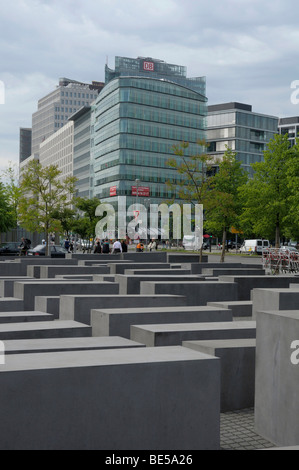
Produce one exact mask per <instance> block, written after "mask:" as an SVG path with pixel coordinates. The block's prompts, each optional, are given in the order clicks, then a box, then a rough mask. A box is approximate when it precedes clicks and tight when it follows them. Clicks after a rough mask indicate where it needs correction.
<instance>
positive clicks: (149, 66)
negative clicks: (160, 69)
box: [143, 62, 154, 72]
mask: <svg viewBox="0 0 299 470" xmlns="http://www.w3.org/2000/svg"><path fill="white" fill-rule="evenodd" d="M143 70H148V71H150V72H153V71H154V63H153V62H143Z"/></svg>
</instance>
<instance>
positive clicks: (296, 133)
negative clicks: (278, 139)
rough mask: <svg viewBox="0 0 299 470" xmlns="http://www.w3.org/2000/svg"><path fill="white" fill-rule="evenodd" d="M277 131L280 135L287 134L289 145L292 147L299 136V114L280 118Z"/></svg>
mask: <svg viewBox="0 0 299 470" xmlns="http://www.w3.org/2000/svg"><path fill="white" fill-rule="evenodd" d="M278 133H279V134H282V135H285V134H288V138H289V141H290V146H291V147H293V146H294V145H295V144H296V140H297V139H298V137H299V116H294V117H285V118H280V119H279V123H278Z"/></svg>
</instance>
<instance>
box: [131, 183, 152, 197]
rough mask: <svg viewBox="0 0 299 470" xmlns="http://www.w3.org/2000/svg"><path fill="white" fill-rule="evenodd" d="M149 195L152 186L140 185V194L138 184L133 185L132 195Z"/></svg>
mask: <svg viewBox="0 0 299 470" xmlns="http://www.w3.org/2000/svg"><path fill="white" fill-rule="evenodd" d="M149 195H150V188H148V187H146V186H138V194H137V186H132V196H140V197H149Z"/></svg>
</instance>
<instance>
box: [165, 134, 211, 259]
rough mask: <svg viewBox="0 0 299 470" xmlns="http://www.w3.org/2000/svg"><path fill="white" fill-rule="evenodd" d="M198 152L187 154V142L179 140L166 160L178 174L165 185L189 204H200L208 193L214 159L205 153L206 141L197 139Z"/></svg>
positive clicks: (203, 203)
mask: <svg viewBox="0 0 299 470" xmlns="http://www.w3.org/2000/svg"><path fill="white" fill-rule="evenodd" d="M197 144H198V146H199V152H198V153H196V154H195V155H189V152H188V149H189V143H188V142H181V143H179V144H178V145H175V146H173V151H174V154H175V157H174V158H171V159H169V160H168V161H167V164H168V165H169V166H170V167H171V168H173V169H175V170H176V172H177V174H178V175H179V177H178V178H175V179H174V180H172V181H168V182H167V186H168V187H169V188H170V189H171V190H172V191H173V193H174V194H176V197H177V198H178V199H180V200H183V201H186V202H188V203H190V204H193V205H194V204H202V205H203V206H205V202H206V200H207V198H208V197H209V195H210V191H209V178H210V176H211V171H212V168H213V165H215V162H214V159H213V157H212V156H211V155H209V154H208V153H206V150H207V147H208V145H207V143H206V142H205V141H204V140H198V141H197ZM200 259H202V247H201V249H200Z"/></svg>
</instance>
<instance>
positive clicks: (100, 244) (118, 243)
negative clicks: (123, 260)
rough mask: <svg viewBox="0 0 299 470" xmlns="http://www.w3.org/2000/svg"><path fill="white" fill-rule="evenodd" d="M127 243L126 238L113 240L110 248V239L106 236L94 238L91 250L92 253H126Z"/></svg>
mask: <svg viewBox="0 0 299 470" xmlns="http://www.w3.org/2000/svg"><path fill="white" fill-rule="evenodd" d="M127 251H128V245H127V242H126V240H118V239H117V240H115V241H114V243H113V245H112V248H110V241H109V240H108V238H106V239H104V240H100V239H99V238H96V241H95V245H94V249H93V252H94V253H126V252H127Z"/></svg>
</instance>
